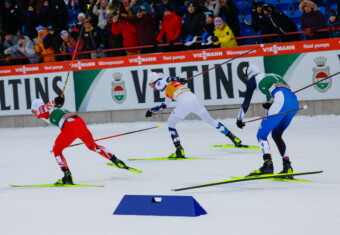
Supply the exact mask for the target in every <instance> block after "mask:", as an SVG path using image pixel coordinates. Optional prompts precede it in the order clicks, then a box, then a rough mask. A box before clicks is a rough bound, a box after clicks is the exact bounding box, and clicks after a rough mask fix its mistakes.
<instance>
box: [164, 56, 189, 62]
mask: <svg viewBox="0 0 340 235" xmlns="http://www.w3.org/2000/svg"><path fill="white" fill-rule="evenodd" d="M163 60H164V61H167V60H173V61H174V60H185V55H178V56H163Z"/></svg>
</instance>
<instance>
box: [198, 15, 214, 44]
mask: <svg viewBox="0 0 340 235" xmlns="http://www.w3.org/2000/svg"><path fill="white" fill-rule="evenodd" d="M214 19H215V17H214V14H213V12H212V11H206V12H205V24H204V26H203V30H204V33H203V34H202V35H201V38H202V42H201V45H202V46H207V48H209V47H211V46H209V45H211V44H212V40H211V39H212V37H213V36H214V31H215V25H214Z"/></svg>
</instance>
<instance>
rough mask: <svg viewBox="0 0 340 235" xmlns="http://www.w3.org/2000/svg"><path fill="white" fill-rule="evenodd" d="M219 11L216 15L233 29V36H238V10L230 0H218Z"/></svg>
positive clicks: (239, 33) (239, 34)
mask: <svg viewBox="0 0 340 235" xmlns="http://www.w3.org/2000/svg"><path fill="white" fill-rule="evenodd" d="M219 6H220V11H219V13H218V16H219V17H221V18H222V20H223V21H224V22H226V23H227V25H228V26H229V27H230V29H231V31H233V33H234V35H235V37H240V36H241V32H240V21H239V19H238V12H239V10H238V9H237V7H236V6H235V4H234V3H233V1H232V0H219Z"/></svg>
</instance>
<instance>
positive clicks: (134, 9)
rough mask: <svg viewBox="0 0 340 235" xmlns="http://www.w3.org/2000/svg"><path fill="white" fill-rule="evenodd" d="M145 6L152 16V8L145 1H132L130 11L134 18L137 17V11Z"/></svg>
mask: <svg viewBox="0 0 340 235" xmlns="http://www.w3.org/2000/svg"><path fill="white" fill-rule="evenodd" d="M141 6H144V7H145V9H146V11H147V12H148V13H149V14H150V15H151V14H152V11H151V7H150V4H149V3H148V2H147V1H145V0H131V2H130V8H129V11H130V12H131V13H132V15H133V16H135V17H136V16H137V10H138V9H139V8H140V7H141Z"/></svg>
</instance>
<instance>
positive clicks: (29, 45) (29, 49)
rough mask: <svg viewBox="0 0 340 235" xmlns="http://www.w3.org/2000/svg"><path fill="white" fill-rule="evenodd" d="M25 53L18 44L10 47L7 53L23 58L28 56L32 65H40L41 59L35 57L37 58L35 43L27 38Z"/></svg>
mask: <svg viewBox="0 0 340 235" xmlns="http://www.w3.org/2000/svg"><path fill="white" fill-rule="evenodd" d="M24 47H25V52H22V51H21V50H20V49H19V44H18V43H17V44H16V45H14V46H12V47H10V48H8V49H7V52H8V53H9V54H14V53H16V54H18V53H19V54H21V56H26V57H28V60H29V62H30V63H31V64H35V63H39V61H40V58H39V57H34V56H37V54H36V52H35V50H34V43H33V42H32V41H31V40H30V39H29V37H27V36H25V44H24Z"/></svg>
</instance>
